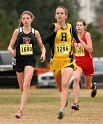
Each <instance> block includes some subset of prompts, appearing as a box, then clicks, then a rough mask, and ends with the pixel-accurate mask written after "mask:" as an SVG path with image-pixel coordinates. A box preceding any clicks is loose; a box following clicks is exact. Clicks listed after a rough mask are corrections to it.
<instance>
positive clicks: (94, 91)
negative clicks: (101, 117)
mask: <svg viewBox="0 0 103 124" xmlns="http://www.w3.org/2000/svg"><path fill="white" fill-rule="evenodd" d="M96 94H97V86H96V83H93V88H92V92H91V97H95V96H96Z"/></svg>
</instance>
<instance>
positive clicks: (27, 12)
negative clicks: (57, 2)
mask: <svg viewBox="0 0 103 124" xmlns="http://www.w3.org/2000/svg"><path fill="white" fill-rule="evenodd" d="M24 14H28V15H29V16H30V17H31V18H32V19H34V18H35V17H34V15H33V14H32V13H31V12H30V11H24V12H23V13H22V14H21V16H20V19H19V20H18V22H19V25H18V27H23V23H22V21H21V18H22V16H23V15H24Z"/></svg>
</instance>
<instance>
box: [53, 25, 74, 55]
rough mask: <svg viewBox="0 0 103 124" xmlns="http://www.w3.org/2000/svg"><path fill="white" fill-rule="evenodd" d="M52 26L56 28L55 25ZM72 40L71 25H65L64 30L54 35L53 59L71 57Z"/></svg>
mask: <svg viewBox="0 0 103 124" xmlns="http://www.w3.org/2000/svg"><path fill="white" fill-rule="evenodd" d="M54 25H55V26H56V25H57V23H55V24H54ZM72 40H73V38H72V34H71V24H68V23H67V28H66V29H60V30H58V31H57V33H56V36H55V40H54V57H68V56H69V55H72V53H73V51H72V45H71V44H72Z"/></svg>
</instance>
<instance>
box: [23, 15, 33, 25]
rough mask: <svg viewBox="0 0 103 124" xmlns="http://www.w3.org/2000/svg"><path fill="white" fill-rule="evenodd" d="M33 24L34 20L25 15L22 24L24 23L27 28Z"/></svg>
mask: <svg viewBox="0 0 103 124" xmlns="http://www.w3.org/2000/svg"><path fill="white" fill-rule="evenodd" d="M31 22H32V19H31V17H30V16H29V15H28V14H24V15H23V16H22V23H23V25H24V26H26V27H27V26H30V25H31Z"/></svg>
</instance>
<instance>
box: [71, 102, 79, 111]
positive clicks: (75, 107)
mask: <svg viewBox="0 0 103 124" xmlns="http://www.w3.org/2000/svg"><path fill="white" fill-rule="evenodd" d="M72 109H74V110H76V111H77V110H79V105H78V104H77V103H74V104H73V105H72Z"/></svg>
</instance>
